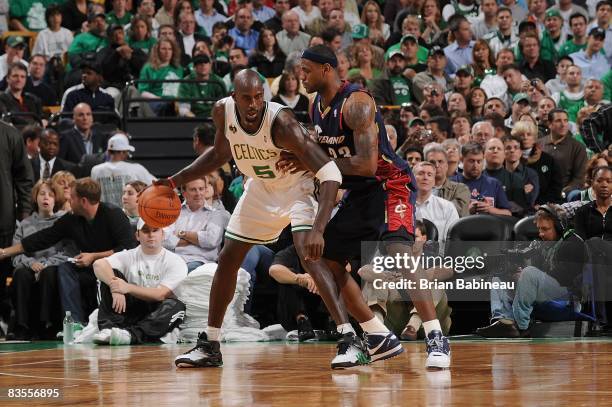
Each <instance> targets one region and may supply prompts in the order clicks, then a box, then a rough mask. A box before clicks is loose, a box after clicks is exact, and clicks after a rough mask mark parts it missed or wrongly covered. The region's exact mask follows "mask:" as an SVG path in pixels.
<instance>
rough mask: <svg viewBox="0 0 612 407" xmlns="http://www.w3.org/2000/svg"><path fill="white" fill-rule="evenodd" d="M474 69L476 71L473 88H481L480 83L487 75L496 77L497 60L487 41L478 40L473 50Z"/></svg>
mask: <svg viewBox="0 0 612 407" xmlns="http://www.w3.org/2000/svg"><path fill="white" fill-rule="evenodd" d="M472 60H473V61H474V63H473V64H472V69H473V70H474V82H473V83H472V86H480V83H481V82H482V80H483V79H484V77H485V76H487V75H495V58H494V56H493V52H491V48H490V47H489V43H488V42H486V41H485V40H482V39H481V40H478V41H476V42H475V43H474V48H472Z"/></svg>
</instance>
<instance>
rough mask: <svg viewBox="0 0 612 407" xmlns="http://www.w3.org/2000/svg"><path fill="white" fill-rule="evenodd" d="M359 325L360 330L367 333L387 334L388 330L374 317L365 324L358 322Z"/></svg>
mask: <svg viewBox="0 0 612 407" xmlns="http://www.w3.org/2000/svg"><path fill="white" fill-rule="evenodd" d="M359 325H361V329H363V330H364V331H365V332H369V333H374V332H376V333H378V332H389V328H387V327H386V326H385V324H383V323H382V322H381V320H380V319H378V318H376V317H374V318H372V319H371V320H369V321H366V322H360V323H359Z"/></svg>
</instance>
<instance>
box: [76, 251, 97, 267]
mask: <svg viewBox="0 0 612 407" xmlns="http://www.w3.org/2000/svg"><path fill="white" fill-rule="evenodd" d="M74 260H76V263H75V264H76V266H77V267H89V266H91V265H92V264H93V262H94V261H95V260H96V259H95V257H94V255H93V254H91V253H81V254H79V255H78V256H76V257H75V258H74Z"/></svg>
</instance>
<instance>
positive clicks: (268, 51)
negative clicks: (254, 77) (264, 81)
mask: <svg viewBox="0 0 612 407" xmlns="http://www.w3.org/2000/svg"><path fill="white" fill-rule="evenodd" d="M286 59H287V56H286V54H285V53H284V52H283V51H281V49H280V47H279V44H278V41H277V40H276V37H275V36H274V31H272V30H271V29H269V28H262V29H261V32H260V33H259V39H258V40H257V49H256V50H255V52H253V54H252V55H251V56H250V57H249V67H250V68H254V69H255V70H256V71H257V72H259V73H260V74H261V75H263V76H265V77H266V78H276V77H277V76H279V75H280V74H282V73H283V68H284V66H285V61H286Z"/></svg>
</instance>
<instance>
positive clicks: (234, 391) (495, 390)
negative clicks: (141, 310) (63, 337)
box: [0, 339, 612, 407]
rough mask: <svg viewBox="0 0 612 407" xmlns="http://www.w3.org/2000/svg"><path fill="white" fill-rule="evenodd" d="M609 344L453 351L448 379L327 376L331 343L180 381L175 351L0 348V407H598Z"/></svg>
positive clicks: (418, 374) (606, 382) (495, 345)
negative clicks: (48, 393)
mask: <svg viewBox="0 0 612 407" xmlns="http://www.w3.org/2000/svg"><path fill="white" fill-rule="evenodd" d="M611 344H612V342H610V341H609V340H606V339H582V340H573V339H572V340H507V341H485V340H454V341H452V350H453V355H452V357H453V366H452V369H451V370H445V371H427V370H426V369H425V368H424V367H423V366H424V354H423V344H422V343H421V342H419V343H418V344H417V343H406V344H404V348H405V350H406V352H405V353H404V354H403V355H401V356H399V357H397V358H394V359H392V360H389V361H385V362H382V363H375V364H372V365H369V366H364V367H359V368H354V369H349V370H341V371H332V370H330V369H329V362H330V360H331V358H332V356H333V354H334V352H335V346H334V344H331V343H323V344H293V343H284V342H277V343H234V344H224V345H222V350H223V356H224V367H222V368H214V369H180V370H179V369H176V368H175V367H174V364H173V359H174V356H175V355H177V354H178V353H180V352H181V351H183V350H185V349H187V348H188V346H187V345H180V346H179V345H159V346H158V345H148V346H126V347H113V348H111V347H96V346H95V345H76V346H70V347H66V348H64V347H63V346H62V345H61V344H56V343H34V344H23V345H9V344H2V343H0V388H1V390H2V394H1V395H0V406H11V405H27V406H37V405H74V406H94V405H98V406H110V405H118V406H145V407H152V406H155V407H158V406H192V405H193V406H195V405H203V406H320V407H323V406H375V407H384V406H438V405H440V406H446V405H465V406H498V405H499V406H521V405H524V406H560V405H571V406H599V405H602V406H603V405H608V406H609V405H612V385H611V384H610V379H611V378H612V346H611ZM17 389H21V391H24V390H25V391H26V392H27V390H29V389H32V391H34V390H36V389H38V390H39V393H40V389H58V393H59V397H58V398H53V397H47V398H40V397H39V398H36V397H32V398H29V399H23V398H21V399H18V398H16V397H15V395H16V391H19V390H17ZM11 390H12V394H13V398H10V397H9V392H10V391H11Z"/></svg>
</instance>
